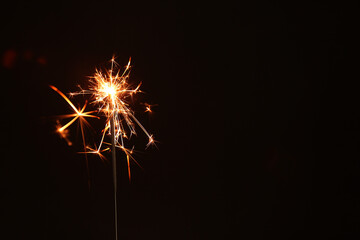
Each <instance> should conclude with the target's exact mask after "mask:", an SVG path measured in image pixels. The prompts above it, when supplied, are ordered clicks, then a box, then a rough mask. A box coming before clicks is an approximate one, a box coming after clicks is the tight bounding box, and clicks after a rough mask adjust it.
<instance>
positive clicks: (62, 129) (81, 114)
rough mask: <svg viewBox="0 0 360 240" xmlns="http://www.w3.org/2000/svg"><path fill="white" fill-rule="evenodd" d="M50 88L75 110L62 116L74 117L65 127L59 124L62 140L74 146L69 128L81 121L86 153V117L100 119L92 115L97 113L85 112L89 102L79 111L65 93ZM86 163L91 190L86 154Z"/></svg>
mask: <svg viewBox="0 0 360 240" xmlns="http://www.w3.org/2000/svg"><path fill="white" fill-rule="evenodd" d="M49 86H50V88H52V89H53V90H54V91H55V92H57V93H58V94H59V95H60V96H61V97H62V98H63V99H64V100H65V101H66V102H67V103H68V104H69V105H70V107H71V108H72V109H73V110H74V113H72V114H67V115H62V116H61V117H62V118H70V117H72V119H71V120H70V121H69V122H68V123H67V124H65V125H64V126H61V125H60V123H59V122H58V124H57V132H58V133H59V134H60V136H61V137H62V138H64V139H65V140H66V142H67V144H68V145H69V146H71V145H72V142H71V141H70V140H68V138H67V136H68V129H67V128H68V127H69V126H70V125H71V124H73V123H74V122H75V121H76V120H77V119H79V122H80V129H81V136H82V141H83V146H84V152H85V153H86V143H85V133H84V125H89V123H88V122H87V121H86V119H85V117H91V118H99V117H97V116H94V115H91V113H93V112H95V111H90V112H84V111H85V108H86V105H87V102H85V104H84V106H83V107H82V108H80V109H77V108H76V107H75V106H74V104H73V103H72V102H71V101H70V99H69V98H68V97H66V95H65V94H64V93H62V92H61V91H60V90H59V89H57V88H56V87H55V86H52V85H49ZM85 161H86V171H87V174H88V187H89V188H90V172H89V161H88V159H87V155H86V154H85Z"/></svg>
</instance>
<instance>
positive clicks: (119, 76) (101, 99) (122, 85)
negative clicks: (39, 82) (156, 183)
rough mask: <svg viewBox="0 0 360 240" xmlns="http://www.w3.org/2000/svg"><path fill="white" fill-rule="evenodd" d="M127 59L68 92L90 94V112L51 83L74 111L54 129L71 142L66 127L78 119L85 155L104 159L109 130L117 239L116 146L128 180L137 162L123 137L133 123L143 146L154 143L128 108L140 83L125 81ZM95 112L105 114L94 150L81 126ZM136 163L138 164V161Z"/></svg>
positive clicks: (132, 132)
mask: <svg viewBox="0 0 360 240" xmlns="http://www.w3.org/2000/svg"><path fill="white" fill-rule="evenodd" d="M130 62H131V58H130V59H129V62H128V64H127V65H126V67H125V69H124V70H123V71H122V72H120V68H119V66H118V64H117V63H116V62H115V58H114V57H113V58H112V59H111V68H110V70H107V71H105V72H102V71H101V70H96V73H95V75H94V76H93V77H91V78H90V80H89V83H90V84H89V87H88V89H82V88H81V87H80V91H79V92H75V93H71V94H70V95H71V96H76V95H90V97H91V103H92V104H95V105H97V106H98V109H97V111H89V112H85V108H86V106H87V102H86V103H85V104H84V106H83V107H82V108H80V109H77V108H76V107H75V106H74V104H73V103H72V102H71V101H70V100H69V98H67V97H66V96H65V95H64V94H63V93H62V92H61V91H59V90H58V89H57V88H56V87H54V86H50V87H51V88H52V89H53V90H55V91H56V92H57V93H58V94H60V96H61V97H62V98H63V99H65V101H66V102H67V103H68V104H69V105H70V106H71V108H72V109H73V110H74V113H73V114H68V115H64V116H63V117H69V118H70V117H72V119H71V120H70V121H69V122H68V123H67V124H65V125H64V126H58V128H57V132H58V133H59V134H60V135H61V136H62V137H63V138H65V139H66V140H67V142H68V144H69V145H70V143H71V142H70V141H69V140H68V139H67V132H65V131H67V128H68V127H69V126H70V125H71V124H72V123H74V122H75V121H76V120H77V119H79V120H80V127H81V133H82V139H83V145H84V152H83V153H85V156H87V154H88V153H94V154H97V155H99V156H100V158H101V159H104V156H103V155H102V154H101V152H103V151H107V150H109V148H104V147H103V145H104V143H105V142H104V136H105V134H106V133H107V132H108V133H109V134H110V137H111V143H110V145H111V154H112V163H113V178H114V208H115V236H116V239H117V236H118V232H117V200H116V192H117V180H116V179H117V176H116V175H117V174H116V151H115V150H116V148H120V149H121V150H122V151H123V152H124V153H125V154H126V160H127V165H128V176H129V180H131V173H130V159H132V160H133V161H134V162H135V163H136V164H138V163H137V161H136V160H135V159H134V158H133V157H132V153H133V148H134V147H132V148H131V149H128V148H126V147H125V144H124V142H125V141H124V140H125V139H128V138H130V137H131V136H132V135H136V131H135V126H136V125H137V126H139V127H140V128H141V130H142V131H143V132H144V133H145V135H146V136H147V137H148V139H149V142H148V144H147V145H146V148H147V147H149V145H151V144H154V143H155V140H154V138H153V135H151V134H149V133H148V132H147V130H146V129H145V128H144V127H143V125H142V124H141V123H140V122H139V121H138V120H137V119H136V117H135V114H134V111H133V110H131V108H130V106H129V103H128V99H129V98H131V97H132V96H133V95H134V94H136V93H138V92H141V91H140V89H139V88H140V85H141V83H140V84H138V85H137V86H136V87H135V88H131V85H130V84H129V83H128V80H129V75H130V69H131V66H130ZM150 107H151V106H150V105H148V104H147V105H146V112H151V108H150ZM94 112H98V113H99V114H101V115H103V116H105V117H106V121H105V127H104V129H103V133H102V138H101V141H100V144H99V146H98V147H95V149H93V148H91V147H89V146H87V145H86V143H85V135H84V129H83V125H84V124H88V122H87V121H86V120H85V117H92V118H94V117H95V118H99V117H98V116H94V115H92V113H94ZM138 165H139V164H138ZM86 166H87V171H88V173H89V169H88V160H87V157H86Z"/></svg>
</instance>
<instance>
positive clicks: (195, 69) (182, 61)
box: [0, 1, 360, 239]
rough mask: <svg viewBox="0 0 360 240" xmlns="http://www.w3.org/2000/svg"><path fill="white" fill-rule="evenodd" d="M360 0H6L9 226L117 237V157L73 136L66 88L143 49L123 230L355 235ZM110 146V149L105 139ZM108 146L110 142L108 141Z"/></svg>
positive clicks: (4, 183)
mask: <svg viewBox="0 0 360 240" xmlns="http://www.w3.org/2000/svg"><path fill="white" fill-rule="evenodd" d="M357 10H358V6H357V5H356V4H350V3H347V4H345V3H344V4H339V3H338V4H336V5H335V4H334V5H332V4H330V3H316V2H313V3H312V4H305V3H301V2H300V3H292V4H286V3H280V2H276V1H273V2H271V3H265V2H254V3H252V4H244V3H242V4H235V3H229V2H221V1H220V2H213V3H211V2H202V3H201V2H199V3H194V2H185V1H172V2H167V3H164V2H154V1H148V2H136V1H128V2H121V1H117V2H116V1H113V2H105V1H99V2H96V1H87V2H76V3H75V2H51V1H49V2H36V1H33V2H30V1H29V2H15V1H14V2H12V3H11V4H7V5H4V6H3V7H2V14H1V22H2V29H3V30H2V33H1V36H2V44H1V61H2V62H1V63H2V65H1V82H2V87H1V102H2V107H1V112H2V118H1V126H2V128H3V129H5V131H2V132H3V134H2V144H1V149H2V157H1V175H0V176H1V196H2V197H1V199H2V203H1V206H2V217H3V220H4V221H3V222H5V224H2V225H1V227H2V231H1V235H2V236H5V237H6V238H4V239H32V238H36V239H114V226H113V195H112V175H111V174H112V172H111V165H110V164H108V163H105V164H104V163H102V162H101V161H99V159H97V158H95V157H89V162H90V173H91V181H92V185H91V190H90V191H89V190H88V187H87V176H86V170H85V160H84V156H83V155H80V154H78V153H77V152H79V151H80V150H81V145H80V144H79V142H80V135H79V134H76V127H75V126H74V127H72V128H71V139H72V140H73V141H74V142H77V143H76V144H75V145H74V146H72V147H68V146H67V145H66V142H65V141H64V140H62V139H60V138H59V137H58V136H57V135H56V134H55V133H54V130H55V121H54V119H53V118H52V116H54V115H60V114H65V113H69V111H71V109H70V108H69V107H68V106H67V105H66V103H65V102H64V101H63V100H62V99H61V98H60V97H59V96H58V95H57V94H56V93H55V92H54V91H52V90H51V89H50V88H49V87H48V85H49V84H52V85H55V86H56V87H58V88H59V89H60V90H62V91H63V92H72V91H76V90H77V87H76V86H77V84H81V85H82V86H85V85H86V81H87V76H90V75H92V74H93V73H94V70H95V68H96V67H98V66H106V65H107V64H108V60H109V59H110V58H111V57H112V55H113V54H115V55H116V56H117V61H118V62H119V63H120V64H121V65H125V64H126V63H127V60H128V58H129V57H130V56H131V57H132V65H133V70H132V74H131V79H132V81H134V82H135V83H139V82H142V83H143V85H142V88H141V89H142V90H143V91H145V92H146V94H143V95H141V96H139V99H138V101H139V102H141V101H147V102H150V103H155V104H158V106H157V107H154V108H153V110H154V112H153V114H151V116H148V115H147V114H143V113H141V112H140V110H141V109H139V112H138V113H137V116H139V119H140V120H141V121H142V122H143V123H144V125H145V126H146V127H147V128H148V129H149V130H150V132H151V133H154V136H155V139H156V140H158V141H159V143H158V147H159V150H157V149H156V148H151V149H149V150H147V151H144V146H145V144H146V138H145V137H144V136H143V135H141V134H139V136H138V138H137V139H136V141H137V149H138V150H139V151H141V153H140V154H139V155H137V156H136V159H137V160H138V161H139V162H140V163H141V165H142V166H143V168H144V170H141V169H140V168H138V167H137V166H136V165H135V164H133V165H132V182H131V184H129V182H128V180H127V176H126V174H127V173H126V171H125V169H126V165H125V162H124V161H123V159H124V158H121V157H123V156H122V155H121V154H119V155H118V156H119V168H118V172H119V175H120V176H119V179H118V182H119V190H118V197H119V201H118V205H119V234H120V239H305V238H306V239H307V238H316V239H358V238H359V237H360V236H359V235H360V234H359V217H360V202H359V200H360V195H359V194H360V192H359V189H360V188H359V172H360V164H359V114H358V112H359V107H358V105H359V95H358V91H359V90H358V88H357V87H356V84H355V83H356V82H357V81H358V80H359V74H358V73H357V72H358V71H357V69H358V66H359V61H358V58H359V57H358V48H357V47H356V45H357V43H358V41H357V39H356V38H355V36H356V35H357V34H356V32H357V31H358V27H357V26H356V24H355V23H356V14H357ZM107 156H108V155H107ZM108 157H109V156H108Z"/></svg>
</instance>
